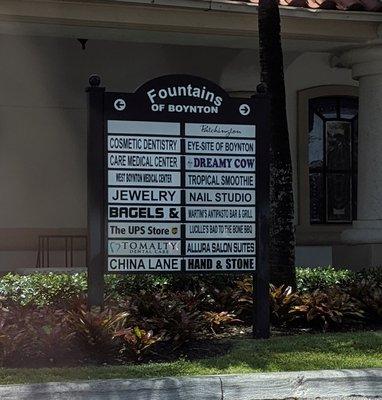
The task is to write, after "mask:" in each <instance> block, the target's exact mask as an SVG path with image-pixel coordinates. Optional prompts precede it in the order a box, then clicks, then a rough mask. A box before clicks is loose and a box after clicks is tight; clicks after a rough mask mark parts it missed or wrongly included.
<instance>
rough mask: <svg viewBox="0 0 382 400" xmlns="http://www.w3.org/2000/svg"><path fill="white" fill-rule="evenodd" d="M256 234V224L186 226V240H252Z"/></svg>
mask: <svg viewBox="0 0 382 400" xmlns="http://www.w3.org/2000/svg"><path fill="white" fill-rule="evenodd" d="M255 234H256V224H225V223H216V222H215V223H213V224H210V223H208V224H190V223H189V224H187V226H186V237H187V239H194V238H201V237H208V238H211V239H215V238H219V239H222V238H224V239H248V238H249V237H250V238H254V237H255Z"/></svg>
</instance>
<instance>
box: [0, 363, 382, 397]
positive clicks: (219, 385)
mask: <svg viewBox="0 0 382 400" xmlns="http://www.w3.org/2000/svg"><path fill="white" fill-rule="evenodd" d="M336 396H338V397H339V396H341V397H349V396H363V397H377V396H382V368H381V369H364V370H333V371H306V372H274V373H257V374H243V375H216V376H205V377H202V376H197V377H188V378H156V379H126V380H120V379H113V380H102V381H101V380H98V381H85V382H84V381H81V382H61V383H46V384H31V385H3V386H0V399H2V400H85V399H86V400H89V399H90V400H122V399H123V400H130V399H131V400H198V399H201V400H238V399H239V400H258V399H285V398H316V397H324V398H325V397H336Z"/></svg>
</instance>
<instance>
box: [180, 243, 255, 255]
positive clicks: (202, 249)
mask: <svg viewBox="0 0 382 400" xmlns="http://www.w3.org/2000/svg"><path fill="white" fill-rule="evenodd" d="M217 254H221V255H226V254H227V255H251V254H256V242H255V241H254V240H252V241H249V240H235V241H233V240H192V241H191V240H189V241H187V244H186V255H188V256H191V255H198V256H210V255H211V256H212V255H217Z"/></svg>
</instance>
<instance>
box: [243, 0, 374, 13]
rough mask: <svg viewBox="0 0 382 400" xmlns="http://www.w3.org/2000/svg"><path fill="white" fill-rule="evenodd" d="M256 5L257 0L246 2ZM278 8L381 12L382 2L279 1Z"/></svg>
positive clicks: (371, 0)
mask: <svg viewBox="0 0 382 400" xmlns="http://www.w3.org/2000/svg"><path fill="white" fill-rule="evenodd" d="M246 1H247V2H249V3H254V4H258V3H259V0H246ZM279 4H280V6H290V7H303V8H320V9H323V10H341V11H370V12H373V11H374V12H382V0H279Z"/></svg>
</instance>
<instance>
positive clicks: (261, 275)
mask: <svg viewBox="0 0 382 400" xmlns="http://www.w3.org/2000/svg"><path fill="white" fill-rule="evenodd" d="M258 92H259V94H258V95H256V96H255V97H254V98H255V99H258V102H256V101H255V104H259V105H260V104H262V105H261V106H260V107H259V109H260V110H261V115H260V116H259V119H258V124H257V127H256V128H257V129H256V217H257V231H256V236H257V241H256V243H257V253H256V259H257V265H256V273H255V275H254V281H253V289H254V314H255V315H254V329H253V335H254V337H256V338H257V339H268V338H269V336H270V309H269V275H270V274H269V184H270V179H269V176H270V170H269V164H270V163H269V158H270V134H271V132H270V129H269V127H270V107H269V98H268V96H267V95H266V93H265V90H264V89H263V88H262V87H259V88H258ZM255 107H256V105H255Z"/></svg>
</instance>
